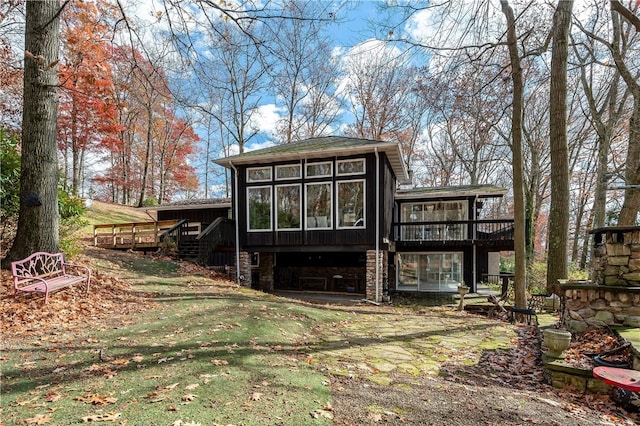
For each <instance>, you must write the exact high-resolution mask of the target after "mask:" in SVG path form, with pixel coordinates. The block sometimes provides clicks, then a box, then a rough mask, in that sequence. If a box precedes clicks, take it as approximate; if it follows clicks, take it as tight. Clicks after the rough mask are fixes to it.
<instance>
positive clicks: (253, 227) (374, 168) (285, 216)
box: [215, 136, 513, 300]
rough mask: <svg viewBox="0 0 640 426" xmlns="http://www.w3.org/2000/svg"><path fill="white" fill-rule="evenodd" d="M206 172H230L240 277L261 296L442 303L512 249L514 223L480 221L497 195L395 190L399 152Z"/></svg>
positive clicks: (374, 149) (367, 149) (296, 147)
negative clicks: (300, 293) (409, 298)
mask: <svg viewBox="0 0 640 426" xmlns="http://www.w3.org/2000/svg"><path fill="white" fill-rule="evenodd" d="M215 163H217V164H219V165H221V166H224V167H226V168H229V169H230V170H231V171H232V185H233V188H232V200H233V201H232V211H233V218H234V219H235V221H234V226H235V235H236V240H237V245H236V261H235V263H236V264H238V265H239V268H238V269H237V277H238V279H239V280H244V281H245V282H246V281H249V280H251V282H252V283H253V285H254V286H256V287H258V288H261V289H263V290H267V291H271V290H280V289H295V290H307V291H309V290H314V291H347V292H357V293H362V294H364V295H365V297H366V298H368V299H371V300H378V299H379V298H380V296H381V295H382V293H383V291H386V290H396V291H430V292H451V291H455V289H457V285H458V284H459V283H461V282H463V281H464V282H465V283H467V284H468V285H471V286H472V287H473V286H475V283H476V282H479V281H480V277H481V275H482V274H483V273H487V272H488V263H489V262H488V255H489V253H490V252H498V251H500V250H512V249H513V235H512V234H513V220H502V221H482V220H478V215H479V208H481V206H482V201H483V200H485V199H487V198H490V197H501V196H502V195H504V190H502V189H500V188H495V187H491V186H474V187H471V186H470V187H460V188H440V189H426V188H421V189H418V188H416V189H397V188H398V187H399V186H400V185H406V184H409V183H410V182H411V181H410V178H409V175H408V172H407V170H406V168H405V166H404V162H403V160H402V156H401V153H400V149H399V147H398V145H397V144H396V143H391V142H384V141H372V140H366V139H355V138H347V137H335V136H330V137H320V138H312V139H307V140H304V141H299V142H294V143H290V144H285V145H278V146H273V147H270V148H265V149H261V150H256V151H251V152H248V153H243V154H239V155H235V156H231V157H226V158H222V159H219V160H216V161H215Z"/></svg>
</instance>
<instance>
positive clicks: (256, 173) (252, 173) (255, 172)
mask: <svg viewBox="0 0 640 426" xmlns="http://www.w3.org/2000/svg"><path fill="white" fill-rule="evenodd" d="M267 180H271V167H254V168H251V169H247V181H249V182H263V181H267Z"/></svg>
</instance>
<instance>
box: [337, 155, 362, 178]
mask: <svg viewBox="0 0 640 426" xmlns="http://www.w3.org/2000/svg"><path fill="white" fill-rule="evenodd" d="M361 173H364V159H362V160H345V161H338V175H355V174H361Z"/></svg>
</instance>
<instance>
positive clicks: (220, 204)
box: [143, 198, 231, 211]
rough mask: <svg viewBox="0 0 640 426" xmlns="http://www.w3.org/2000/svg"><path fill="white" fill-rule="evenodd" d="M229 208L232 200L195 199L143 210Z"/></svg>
mask: <svg viewBox="0 0 640 426" xmlns="http://www.w3.org/2000/svg"><path fill="white" fill-rule="evenodd" d="M228 207H231V198H195V199H190V200H180V201H176V202H173V203H167V204H162V205H159V206H149V207H143V210H151V211H159V210H195V209H211V208H228Z"/></svg>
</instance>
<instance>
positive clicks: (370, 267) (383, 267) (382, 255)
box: [365, 250, 389, 301]
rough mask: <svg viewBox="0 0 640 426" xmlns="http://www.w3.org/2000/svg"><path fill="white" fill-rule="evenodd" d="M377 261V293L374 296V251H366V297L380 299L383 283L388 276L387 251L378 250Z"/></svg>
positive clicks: (386, 280)
mask: <svg viewBox="0 0 640 426" xmlns="http://www.w3.org/2000/svg"><path fill="white" fill-rule="evenodd" d="M378 253H379V256H378V262H379V263H380V269H379V270H378V273H379V275H378V294H377V296H378V297H377V298H376V251H375V250H368V251H367V278H366V285H365V287H366V298H367V299H369V300H376V299H377V300H378V301H382V289H383V287H384V283H386V282H388V277H389V252H387V251H385V250H380V251H379V252H378Z"/></svg>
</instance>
